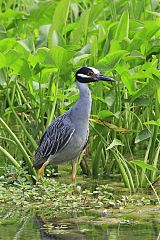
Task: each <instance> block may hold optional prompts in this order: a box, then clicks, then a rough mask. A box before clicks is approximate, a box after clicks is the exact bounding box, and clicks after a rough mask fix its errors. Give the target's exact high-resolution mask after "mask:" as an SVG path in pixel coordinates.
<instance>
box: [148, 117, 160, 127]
mask: <svg viewBox="0 0 160 240" xmlns="http://www.w3.org/2000/svg"><path fill="white" fill-rule="evenodd" d="M144 124H146V125H157V126H159V127H160V118H159V119H158V120H157V121H154V120H151V121H148V122H144Z"/></svg>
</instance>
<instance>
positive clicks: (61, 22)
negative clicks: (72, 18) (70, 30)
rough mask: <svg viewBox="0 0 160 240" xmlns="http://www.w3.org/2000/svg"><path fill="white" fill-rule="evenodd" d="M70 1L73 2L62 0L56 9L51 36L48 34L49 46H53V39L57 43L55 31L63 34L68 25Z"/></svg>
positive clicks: (50, 31)
mask: <svg viewBox="0 0 160 240" xmlns="http://www.w3.org/2000/svg"><path fill="white" fill-rule="evenodd" d="M70 3H71V0H61V1H60V2H59V3H58V5H57V7H56V9H55V11H54V15H53V20H52V25H51V28H50V30H49V36H48V44H49V47H52V46H53V40H54V44H55V33H56V34H60V33H61V34H62V32H63V29H64V27H65V26H66V22H67V18H68V13H69V7H70ZM57 36H59V35H57ZM61 38H62V37H61Z"/></svg>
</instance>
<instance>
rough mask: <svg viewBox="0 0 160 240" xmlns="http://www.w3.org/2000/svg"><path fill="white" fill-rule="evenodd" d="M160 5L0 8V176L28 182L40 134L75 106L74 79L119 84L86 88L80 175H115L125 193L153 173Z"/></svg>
mask: <svg viewBox="0 0 160 240" xmlns="http://www.w3.org/2000/svg"><path fill="white" fill-rule="evenodd" d="M159 12H160V5H159V1H157V0H152V1H149V0H141V1H134V0H123V1H121V0H117V1H109V0H104V1H98V0H97V1H96V0H95V1H90V0H80V1H71V0H62V1H51V0H48V1H30V0H27V1H15V0H11V1H5V0H2V1H0V59H1V60H0V132H1V134H0V141H1V144H0V158H1V161H0V171H1V174H2V175H3V174H4V173H5V172H6V171H7V169H8V167H9V165H14V166H15V167H16V168H17V169H19V170H20V171H22V170H23V171H26V174H25V176H27V177H28V178H30V176H32V178H34V176H35V170H34V169H33V167H32V160H33V153H34V151H35V149H36V147H37V143H38V141H39V139H40V137H41V135H42V133H43V132H44V130H45V128H46V127H47V126H48V125H49V124H50V123H51V122H52V121H53V120H54V119H55V118H56V117H57V116H58V115H60V114H62V113H64V112H65V111H66V110H67V109H68V108H70V107H71V106H72V105H73V104H74V102H75V101H76V100H77V97H78V92H77V89H76V86H75V79H74V72H75V71H76V69H77V68H79V67H81V66H95V67H96V68H98V69H99V70H100V71H102V72H103V73H104V74H107V75H109V76H111V77H113V78H114V79H116V80H117V83H116V84H114V86H112V85H108V84H107V83H99V85H93V86H91V88H92V97H93V105H92V115H91V119H90V137H89V141H88V146H87V148H86V151H85V153H84V155H83V156H82V157H81V167H82V172H83V173H85V174H88V173H91V177H93V178H99V177H100V178H102V177H106V176H110V175H111V174H115V173H116V174H120V175H121V177H122V178H121V179H122V181H123V182H124V184H125V186H126V187H128V188H129V189H130V190H131V191H134V190H135V189H136V188H138V187H141V186H146V185H147V184H148V183H152V182H154V181H155V180H156V178H157V177H158V175H159V170H158V168H159V152H160V139H159V134H160V131H159V126H160V111H159V110H160V72H159V67H160V14H159Z"/></svg>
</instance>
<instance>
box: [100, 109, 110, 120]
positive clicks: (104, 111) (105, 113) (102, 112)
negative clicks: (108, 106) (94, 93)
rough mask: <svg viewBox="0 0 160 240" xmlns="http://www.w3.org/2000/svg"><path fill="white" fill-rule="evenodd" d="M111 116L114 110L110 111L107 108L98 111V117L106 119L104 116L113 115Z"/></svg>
mask: <svg viewBox="0 0 160 240" xmlns="http://www.w3.org/2000/svg"><path fill="white" fill-rule="evenodd" d="M111 116H114V114H113V113H112V112H110V111H107V110H103V111H100V112H99V113H98V117H99V118H100V119H102V120H103V119H104V118H107V117H111Z"/></svg>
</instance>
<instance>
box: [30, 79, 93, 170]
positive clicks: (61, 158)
mask: <svg viewBox="0 0 160 240" xmlns="http://www.w3.org/2000/svg"><path fill="white" fill-rule="evenodd" d="M77 85H78V88H79V92H80V96H79V100H78V101H77V103H76V104H75V105H74V106H73V107H72V108H71V109H69V110H68V111H67V112H66V113H64V114H63V115H62V116H60V117H58V118H57V119H56V120H55V121H54V122H53V123H51V124H50V125H49V127H48V128H47V129H46V131H45V133H44V134H43V136H42V138H41V140H40V143H39V147H38V149H37V151H36V153H35V162H34V166H35V168H36V169H39V168H40V167H41V166H42V165H43V163H44V162H45V161H46V160H47V159H49V161H50V163H53V164H61V163H63V162H67V161H70V160H74V159H76V158H77V157H78V156H79V154H80V153H81V151H82V150H83V148H84V146H85V144H86V142H87V137H88V131H89V116H90V111H91V102H92V100H91V94H90V90H89V87H88V85H87V84H85V83H79V82H77Z"/></svg>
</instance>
